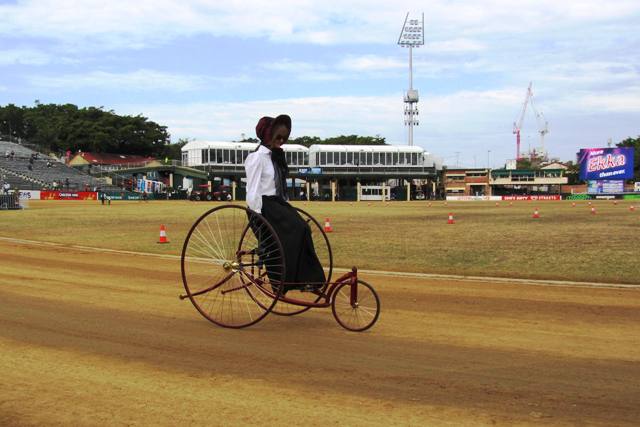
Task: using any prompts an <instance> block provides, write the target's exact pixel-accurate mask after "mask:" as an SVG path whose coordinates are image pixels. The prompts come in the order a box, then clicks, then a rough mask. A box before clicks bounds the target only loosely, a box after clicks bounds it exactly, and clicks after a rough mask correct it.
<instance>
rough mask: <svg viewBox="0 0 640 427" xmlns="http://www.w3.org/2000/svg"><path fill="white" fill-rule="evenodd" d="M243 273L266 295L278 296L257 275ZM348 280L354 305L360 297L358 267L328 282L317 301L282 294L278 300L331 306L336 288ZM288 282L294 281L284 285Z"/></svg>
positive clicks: (313, 306)
mask: <svg viewBox="0 0 640 427" xmlns="http://www.w3.org/2000/svg"><path fill="white" fill-rule="evenodd" d="M243 273H244V274H245V275H246V276H247V278H248V279H249V280H250V281H252V282H254V283H255V284H256V285H258V288H259V289H260V291H261V292H263V293H264V294H265V295H268V296H270V297H271V298H276V295H275V294H274V293H273V292H271V291H270V290H269V289H267V288H264V287H262V280H261V279H259V278H257V277H255V276H250V275H248V274H247V273H245V272H243ZM346 281H349V284H350V285H351V305H352V306H353V305H354V304H355V302H356V301H357V298H358V287H357V286H356V283H357V282H358V269H357V268H356V267H352V268H351V271H348V272H346V273H345V274H343V275H342V276H340V277H339V278H338V279H337V280H335V281H332V282H328V283H327V286H328V288H327V290H326V292H323V293H315V294H316V295H318V296H320V297H321V299H320V300H319V301H316V302H311V301H303V300H299V299H295V298H287V297H286V296H284V295H282V296H280V297H279V298H278V302H286V303H289V304H292V305H297V306H299V307H312V308H326V307H330V306H331V302H332V298H333V293H334V291H335V289H336V288H337V287H338V286H339V285H341V284H343V283H344V282H346ZM287 284H289V285H291V284H294V283H283V285H287ZM295 284H297V283H295ZM323 300H324V301H323Z"/></svg>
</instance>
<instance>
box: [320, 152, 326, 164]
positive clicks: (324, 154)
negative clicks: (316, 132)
mask: <svg viewBox="0 0 640 427" xmlns="http://www.w3.org/2000/svg"><path fill="white" fill-rule="evenodd" d="M320 164H321V165H323V166H324V165H326V164H327V153H325V152H322V153H320Z"/></svg>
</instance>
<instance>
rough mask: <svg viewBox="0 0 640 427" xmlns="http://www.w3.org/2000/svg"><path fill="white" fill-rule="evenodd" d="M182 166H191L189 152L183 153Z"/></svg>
mask: <svg viewBox="0 0 640 427" xmlns="http://www.w3.org/2000/svg"><path fill="white" fill-rule="evenodd" d="M182 166H189V152H188V151H183V152H182Z"/></svg>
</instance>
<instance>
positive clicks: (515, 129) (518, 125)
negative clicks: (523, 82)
mask: <svg viewBox="0 0 640 427" xmlns="http://www.w3.org/2000/svg"><path fill="white" fill-rule="evenodd" d="M532 84H533V82H529V87H528V88H527V95H526V96H525V98H524V102H523V103H522V112H521V113H520V118H519V119H518V121H517V122H513V133H514V134H515V136H516V160H520V129H521V128H522V122H523V121H524V115H525V113H526V112H527V105H529V99H530V98H531V97H532V96H533V92H531V85H532Z"/></svg>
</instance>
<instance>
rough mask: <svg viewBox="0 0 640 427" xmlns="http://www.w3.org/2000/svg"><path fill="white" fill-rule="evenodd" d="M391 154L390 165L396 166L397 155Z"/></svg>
mask: <svg viewBox="0 0 640 427" xmlns="http://www.w3.org/2000/svg"><path fill="white" fill-rule="evenodd" d="M392 154H393V157H392V160H391V162H392V163H391V164H392V165H397V164H398V153H392Z"/></svg>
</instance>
